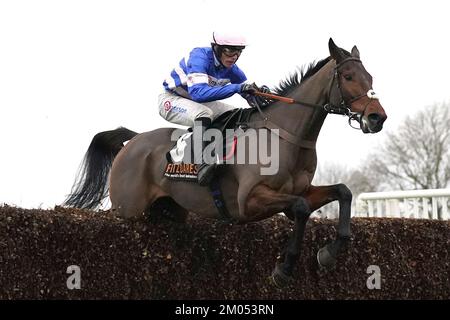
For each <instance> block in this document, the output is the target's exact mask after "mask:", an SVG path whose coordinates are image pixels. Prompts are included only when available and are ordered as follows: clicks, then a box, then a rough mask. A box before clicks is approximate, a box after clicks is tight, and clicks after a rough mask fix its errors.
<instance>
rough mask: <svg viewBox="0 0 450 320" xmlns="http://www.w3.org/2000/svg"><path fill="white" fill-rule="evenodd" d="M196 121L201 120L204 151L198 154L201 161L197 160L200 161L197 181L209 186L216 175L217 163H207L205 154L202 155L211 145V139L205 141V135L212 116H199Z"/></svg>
mask: <svg viewBox="0 0 450 320" xmlns="http://www.w3.org/2000/svg"><path fill="white" fill-rule="evenodd" d="M196 121H199V122H201V126H202V131H201V132H202V152H201V154H200V155H196V156H197V157H201V161H197V162H196V163H199V164H198V165H197V182H198V184H199V185H201V186H207V185H209V184H210V182H211V180H212V178H213V177H214V171H215V170H214V169H215V168H216V164H215V163H207V162H206V161H205V159H204V156H203V157H202V155H203V153H204V151H205V148H206V147H207V146H208V145H209V143H210V142H209V141H204V140H203V136H204V134H205V132H206V130H207V129H208V127H209V126H210V125H211V119H210V118H198V119H197V120H196Z"/></svg>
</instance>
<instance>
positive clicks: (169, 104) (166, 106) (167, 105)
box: [164, 101, 172, 111]
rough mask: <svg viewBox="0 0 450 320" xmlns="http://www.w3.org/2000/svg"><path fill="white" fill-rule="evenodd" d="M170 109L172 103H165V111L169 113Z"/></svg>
mask: <svg viewBox="0 0 450 320" xmlns="http://www.w3.org/2000/svg"><path fill="white" fill-rule="evenodd" d="M170 109H172V104H171V103H170V101H165V102H164V110H166V111H169V110H170Z"/></svg>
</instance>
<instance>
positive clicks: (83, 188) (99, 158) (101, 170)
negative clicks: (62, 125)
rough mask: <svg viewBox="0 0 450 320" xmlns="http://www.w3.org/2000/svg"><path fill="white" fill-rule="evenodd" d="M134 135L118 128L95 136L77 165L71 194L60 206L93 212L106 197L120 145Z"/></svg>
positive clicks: (121, 146) (129, 131)
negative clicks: (79, 165)
mask: <svg viewBox="0 0 450 320" xmlns="http://www.w3.org/2000/svg"><path fill="white" fill-rule="evenodd" d="M136 135H137V133H136V132H134V131H131V130H128V129H126V128H123V127H120V128H117V129H115V130H111V131H104V132H100V133H97V134H96V135H95V136H94V138H93V139H92V142H91V144H90V145H89V148H88V150H87V152H86V154H85V156H84V159H83V162H82V163H81V167H80V170H79V172H78V174H77V178H76V180H75V183H74V185H73V187H72V191H71V194H70V195H69V196H68V197H67V199H66V200H65V201H64V203H63V205H65V206H70V207H75V208H84V209H95V208H96V207H98V205H100V203H101V201H102V200H103V199H104V198H106V196H107V195H108V188H107V181H108V174H109V170H110V169H111V165H112V163H113V160H114V158H115V157H116V155H117V154H118V153H119V151H120V149H122V148H123V143H124V142H125V141H128V140H130V139H131V138H133V137H134V136H136Z"/></svg>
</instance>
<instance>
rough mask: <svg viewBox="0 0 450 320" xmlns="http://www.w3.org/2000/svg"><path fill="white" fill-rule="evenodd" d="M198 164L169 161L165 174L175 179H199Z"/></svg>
mask: <svg viewBox="0 0 450 320" xmlns="http://www.w3.org/2000/svg"><path fill="white" fill-rule="evenodd" d="M197 173H198V172H197V165H196V164H193V163H168V164H167V165H166V168H165V170H164V176H166V177H167V178H169V179H174V180H187V181H197Z"/></svg>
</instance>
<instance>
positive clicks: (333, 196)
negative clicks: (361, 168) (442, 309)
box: [305, 184, 352, 267]
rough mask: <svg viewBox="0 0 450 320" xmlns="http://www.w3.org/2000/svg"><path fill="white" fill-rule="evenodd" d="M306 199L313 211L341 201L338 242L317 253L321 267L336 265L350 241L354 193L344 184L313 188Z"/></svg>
mask: <svg viewBox="0 0 450 320" xmlns="http://www.w3.org/2000/svg"><path fill="white" fill-rule="evenodd" d="M305 198H306V199H307V200H308V202H309V203H310V205H311V210H312V211H314V210H316V209H319V208H320V207H322V206H324V205H326V204H327V203H330V202H332V201H334V200H338V201H339V224H338V232H337V237H336V240H335V241H333V242H332V243H330V244H328V245H326V246H325V247H323V248H321V249H320V250H319V252H318V253H317V261H318V263H319V265H321V266H324V267H329V266H332V265H334V264H335V263H336V257H337V255H338V253H339V251H340V250H341V249H342V247H344V245H345V244H346V243H347V242H348V241H349V240H350V219H351V204H352V192H351V191H350V190H349V188H347V186H346V185H344V184H336V185H330V186H320V187H316V186H311V187H310V189H309V190H308V193H307V194H306V195H305Z"/></svg>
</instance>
